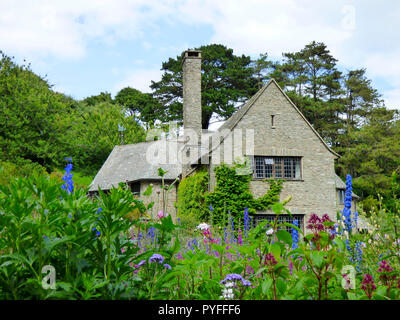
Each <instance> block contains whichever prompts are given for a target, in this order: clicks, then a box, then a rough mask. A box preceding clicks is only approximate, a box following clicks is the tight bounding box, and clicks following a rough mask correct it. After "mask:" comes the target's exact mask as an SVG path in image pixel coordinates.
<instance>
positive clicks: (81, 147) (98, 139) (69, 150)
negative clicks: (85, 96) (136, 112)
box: [62, 102, 145, 172]
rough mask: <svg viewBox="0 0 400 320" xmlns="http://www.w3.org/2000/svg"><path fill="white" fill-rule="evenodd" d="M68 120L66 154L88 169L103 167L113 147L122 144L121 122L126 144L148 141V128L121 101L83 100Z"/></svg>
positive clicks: (81, 166)
mask: <svg viewBox="0 0 400 320" xmlns="http://www.w3.org/2000/svg"><path fill="white" fill-rule="evenodd" d="M66 121H67V123H68V124H69V128H68V130H67V131H66V133H65V134H64V135H63V140H62V144H63V145H64V151H63V153H64V155H65V156H68V157H72V158H73V160H74V164H75V165H76V166H77V167H78V168H79V169H86V171H93V172H95V171H96V170H98V169H100V167H101V166H102V165H103V163H104V162H105V160H106V159H107V157H108V156H109V154H110V152H111V151H112V149H113V148H114V147H115V146H116V145H120V144H122V136H121V132H120V131H118V125H122V126H123V127H124V128H125V131H124V132H123V134H124V138H123V142H124V144H130V143H137V142H142V141H145V130H144V129H143V128H142V127H141V126H140V125H139V124H138V122H137V120H136V119H135V118H134V117H133V116H127V115H126V113H125V112H124V109H123V108H122V107H121V106H120V105H117V104H109V103H107V102H101V103H98V104H96V105H94V106H87V105H85V104H82V103H81V104H80V105H79V107H78V108H77V109H76V110H75V111H74V112H73V113H71V115H70V117H69V118H68V119H67V120H66Z"/></svg>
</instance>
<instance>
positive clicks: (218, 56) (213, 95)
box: [151, 44, 257, 129]
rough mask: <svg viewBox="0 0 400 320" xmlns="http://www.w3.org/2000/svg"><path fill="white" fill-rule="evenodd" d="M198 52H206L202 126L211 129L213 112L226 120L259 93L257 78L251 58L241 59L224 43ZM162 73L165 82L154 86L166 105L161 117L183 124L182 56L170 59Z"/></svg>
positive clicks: (163, 66)
mask: <svg viewBox="0 0 400 320" xmlns="http://www.w3.org/2000/svg"><path fill="white" fill-rule="evenodd" d="M196 49H197V50H201V52H202V64H201V72H202V78H201V86H202V97H201V99H202V100H201V104H202V127H203V129H207V128H208V125H209V123H210V119H211V117H212V115H213V113H215V114H216V115H218V116H220V117H222V118H224V119H226V118H228V117H229V116H231V115H232V113H233V112H234V111H235V110H236V106H237V103H240V102H243V101H245V100H246V99H248V98H250V97H251V96H252V95H253V94H254V93H255V92H256V91H257V79H256V77H254V70H253V68H252V60H251V58H250V57H249V56H245V55H241V56H237V55H235V54H234V53H233V50H232V49H229V48H227V47H225V46H223V45H220V44H211V45H206V46H201V47H198V48H196ZM161 70H162V71H163V72H164V73H163V75H162V78H161V80H160V81H159V82H154V81H152V84H151V88H152V89H153V95H154V97H155V98H157V99H158V100H159V101H160V103H161V104H162V105H163V115H161V118H162V120H164V121H169V120H178V121H182V118H183V109H182V108H183V107H182V56H180V55H179V56H177V57H176V58H175V59H174V58H169V60H168V61H166V62H163V63H162V68H161Z"/></svg>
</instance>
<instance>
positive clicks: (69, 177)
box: [61, 158, 74, 194]
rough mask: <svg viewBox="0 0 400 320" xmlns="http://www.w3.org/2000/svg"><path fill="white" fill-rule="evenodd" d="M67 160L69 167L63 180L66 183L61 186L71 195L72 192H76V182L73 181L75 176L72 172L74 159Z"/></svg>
mask: <svg viewBox="0 0 400 320" xmlns="http://www.w3.org/2000/svg"><path fill="white" fill-rule="evenodd" d="M65 160H67V161H68V164H67V166H66V167H65V174H64V176H63V177H62V179H63V180H64V181H65V183H64V184H63V185H62V186H61V188H62V189H63V190H67V193H68V194H70V193H72V191H74V182H73V181H72V176H73V174H72V173H71V171H72V163H71V161H72V158H65Z"/></svg>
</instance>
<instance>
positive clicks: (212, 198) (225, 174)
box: [178, 163, 283, 225]
mask: <svg viewBox="0 0 400 320" xmlns="http://www.w3.org/2000/svg"><path fill="white" fill-rule="evenodd" d="M243 166H244V164H240V163H236V164H235V165H234V166H231V167H230V166H228V165H225V164H223V165H221V166H218V167H216V168H215V169H214V170H215V174H216V183H217V184H216V187H215V190H214V191H213V192H208V182H209V180H208V172H207V171H206V170H204V169H203V170H200V171H198V172H197V173H195V174H194V175H192V176H189V177H186V178H184V179H183V180H182V181H181V182H180V184H179V187H178V200H179V204H178V215H179V216H188V215H193V216H194V217H195V218H196V219H198V220H200V221H208V222H209V221H210V212H211V210H210V208H209V207H210V206H211V207H212V215H211V216H212V219H213V223H215V224H220V225H222V224H223V223H224V221H225V222H227V220H228V212H229V213H230V215H231V216H232V218H233V220H234V222H235V224H237V223H238V222H239V220H242V218H243V211H244V209H245V208H248V209H249V213H255V212H256V211H257V210H267V209H268V208H270V207H271V206H272V205H273V204H274V203H276V202H279V195H280V192H281V190H282V183H283V181H282V180H272V179H271V180H267V182H268V183H269V190H268V191H267V192H266V193H265V194H264V195H263V196H261V197H260V198H257V199H256V198H254V196H253V194H252V193H251V191H250V181H251V179H252V176H251V175H238V174H237V169H238V168H241V167H243Z"/></svg>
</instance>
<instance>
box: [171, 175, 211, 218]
mask: <svg viewBox="0 0 400 320" xmlns="http://www.w3.org/2000/svg"><path fill="white" fill-rule="evenodd" d="M207 192H208V172H207V170H206V169H201V170H199V171H197V172H196V173H195V174H194V175H192V176H188V177H186V178H184V179H182V181H181V182H180V183H179V187H178V199H179V203H178V216H179V217H180V218H188V217H190V218H194V219H197V220H204V219H206V217H207V215H208V209H207V204H206V196H207Z"/></svg>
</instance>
